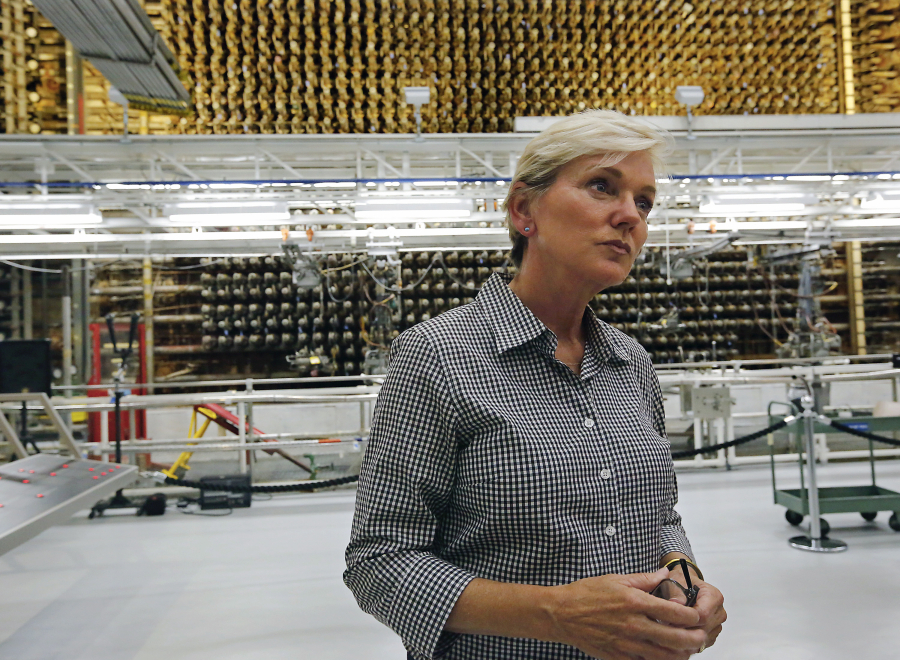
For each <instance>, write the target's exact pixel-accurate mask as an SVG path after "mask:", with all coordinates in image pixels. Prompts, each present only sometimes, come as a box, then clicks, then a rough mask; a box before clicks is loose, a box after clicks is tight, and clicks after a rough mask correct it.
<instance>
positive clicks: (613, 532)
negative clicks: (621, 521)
mask: <svg viewBox="0 0 900 660" xmlns="http://www.w3.org/2000/svg"><path fill="white" fill-rule="evenodd" d="M603 531H604V532H606V535H607V536H615V535H616V528H615V527H613V526H612V525H609V526H608V527H607V528H606V529H605V530H603Z"/></svg>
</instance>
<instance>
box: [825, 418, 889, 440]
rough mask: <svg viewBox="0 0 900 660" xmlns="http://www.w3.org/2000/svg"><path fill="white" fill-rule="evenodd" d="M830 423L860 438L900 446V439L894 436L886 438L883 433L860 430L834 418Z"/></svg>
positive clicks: (839, 429)
mask: <svg viewBox="0 0 900 660" xmlns="http://www.w3.org/2000/svg"><path fill="white" fill-rule="evenodd" d="M820 420H821V418H820ZM822 421H824V420H822ZM828 423H829V424H831V426H833V427H834V428H836V429H837V430H838V431H843V432H844V433H849V434H850V435H858V436H859V437H860V438H866V439H867V440H874V441H875V442H883V443H885V444H887V445H893V446H895V447H900V440H894V438H886V437H884V436H883V435H875V434H874V433H869V432H868V431H860V430H859V429H855V428H853V427H852V426H847V425H846V424H841V423H840V422H837V421H835V420H833V419H831V420H828Z"/></svg>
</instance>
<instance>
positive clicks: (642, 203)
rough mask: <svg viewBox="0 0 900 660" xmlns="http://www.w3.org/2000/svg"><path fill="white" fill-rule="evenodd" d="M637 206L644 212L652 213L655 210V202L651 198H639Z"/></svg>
mask: <svg viewBox="0 0 900 660" xmlns="http://www.w3.org/2000/svg"><path fill="white" fill-rule="evenodd" d="M637 207H638V208H639V209H640V210H641V211H643V212H644V213H650V211H652V210H653V202H651V201H650V200H649V199H639V200H637Z"/></svg>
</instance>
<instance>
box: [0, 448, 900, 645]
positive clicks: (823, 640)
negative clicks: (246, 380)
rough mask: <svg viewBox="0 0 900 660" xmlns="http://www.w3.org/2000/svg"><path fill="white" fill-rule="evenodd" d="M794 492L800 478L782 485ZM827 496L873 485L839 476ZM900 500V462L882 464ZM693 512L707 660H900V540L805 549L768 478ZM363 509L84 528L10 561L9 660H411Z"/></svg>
mask: <svg viewBox="0 0 900 660" xmlns="http://www.w3.org/2000/svg"><path fill="white" fill-rule="evenodd" d="M779 474H781V475H783V478H782V481H783V485H784V486H785V487H788V486H789V485H790V483H791V482H792V481H794V480H795V474H796V468H793V467H789V466H785V467H783V468H780V469H779ZM820 474H821V480H822V485H852V484H861V483H865V479H866V477H867V466H866V465H865V464H854V465H829V466H825V467H824V468H823V469H822V470H821V471H820ZM879 475H880V480H879V483H880V485H882V486H884V487H887V488H892V489H894V490H900V462H898V461H892V462H889V463H887V462H886V463H881V464H879ZM679 480H680V484H681V502H682V503H681V506H680V510H681V512H682V514H683V516H684V518H685V524H686V526H687V528H688V532H689V534H690V536H691V539H692V542H693V544H694V548H695V550H696V552H697V555H698V560H699V562H700V564H701V566H702V567H703V569H704V571H705V572H706V574H707V577H708V578H709V580H710V581H711V582H713V583H715V584H717V586H719V587H720V588H721V590H722V591H723V592H724V593H725V596H726V605H727V609H728V612H729V621H728V623H727V624H726V629H725V632H724V633H723V635H722V637H721V638H720V642H719V644H718V645H717V646H716V647H714V648H712V649H710V650H709V651H707V652H705V653H704V655H703V657H704V658H706V659H707V660H715V659H717V658H719V659H725V658H727V659H733V660H743V659H747V660H749V659H751V658H752V659H754V660H757V659H759V658H765V659H766V660H806V659H807V658H809V659H812V658H816V659H817V660H830V659H835V660H837V659H839V658H840V659H845V658H853V659H859V660H880V659H889V658H897V657H898V656H900V652H898V651H897V647H898V641H900V633H898V632H897V630H898V627H897V626H898V622H900V596H898V594H900V534H898V533H895V532H892V531H891V530H890V529H889V528H888V526H887V515H886V514H881V515H880V516H879V518H878V519H877V520H876V521H875V522H874V523H865V522H864V521H863V520H862V519H861V518H860V517H859V516H858V515H857V514H841V515H833V516H829V522H830V523H831V525H832V528H833V529H832V537H836V538H841V539H843V540H845V541H847V542H848V543H849V544H850V550H849V551H848V552H846V553H843V554H839V555H828V556H824V555H813V554H808V553H802V552H799V551H797V550H793V549H791V548H789V547H788V545H787V542H786V541H787V539H788V538H789V537H790V536H792V535H794V534H796V533H797V531H796V530H795V529H794V528H791V527H790V526H788V525H787V523H786V522H785V521H784V517H783V509H781V508H780V507H776V506H774V505H773V504H772V503H771V487H770V484H769V476H768V470H767V469H759V468H743V469H740V470H737V471H733V472H729V473H726V472H708V471H706V472H694V473H682V474H681V475H680V476H679ZM352 506H353V492H352V491H344V492H337V493H326V494H319V495H311V496H310V495H307V496H300V495H298V496H287V497H280V498H277V499H274V500H271V501H266V502H255V503H254V505H253V508H252V509H250V510H240V511H237V512H235V514H234V515H231V516H228V517H222V518H201V517H198V516H186V515H182V514H180V513H178V512H176V511H171V510H170V511H169V512H168V513H167V514H166V515H165V516H164V517H162V518H155V519H148V518H134V517H118V516H117V517H109V518H105V519H100V520H87V519H86V517H85V516H84V515H81V514H80V515H79V516H77V517H76V518H75V519H73V520H72V521H71V523H69V524H67V525H64V526H60V527H56V528H54V529H51V530H48V531H46V532H44V533H43V534H42V535H40V536H39V537H37V538H35V539H34V540H32V541H30V542H28V543H27V544H25V545H23V546H21V547H19V548H18V549H16V550H15V551H13V552H10V553H8V554H7V555H5V556H3V557H0V594H2V596H0V658H10V659H12V658H16V659H17V660H56V659H65V660H88V659H90V660H132V659H134V660H157V659H159V658H166V659H167V660H174V659H186V660H187V659H189V660H206V659H210V660H213V659H215V660H228V659H230V658H240V659H241V660H251V659H257V658H258V659H261V660H262V659H265V660H278V659H281V658H291V659H296V658H304V659H306V658H308V659H310V660H329V659H355V658H364V659H366V660H381V659H384V660H389V659H390V660H393V659H399V658H403V657H405V656H404V654H403V651H402V647H401V645H400V642H399V640H398V639H397V638H396V637H394V635H393V634H392V633H391V632H390V631H389V630H387V629H386V628H384V627H382V626H381V625H380V624H378V623H377V622H376V621H374V620H373V619H371V618H370V617H367V616H366V615H364V614H362V613H361V612H360V611H359V610H358V609H357V608H356V604H355V602H354V601H353V598H352V597H351V595H350V593H349V592H348V591H347V590H346V589H345V588H344V586H343V584H342V583H341V580H340V574H341V570H342V568H343V548H344V544H345V542H346V540H347V536H348V530H349V524H350V519H351V512H352Z"/></svg>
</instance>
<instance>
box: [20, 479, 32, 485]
mask: <svg viewBox="0 0 900 660" xmlns="http://www.w3.org/2000/svg"><path fill="white" fill-rule="evenodd" d="M22 483H23V484H27V483H31V482H30V481H28V479H22Z"/></svg>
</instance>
